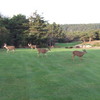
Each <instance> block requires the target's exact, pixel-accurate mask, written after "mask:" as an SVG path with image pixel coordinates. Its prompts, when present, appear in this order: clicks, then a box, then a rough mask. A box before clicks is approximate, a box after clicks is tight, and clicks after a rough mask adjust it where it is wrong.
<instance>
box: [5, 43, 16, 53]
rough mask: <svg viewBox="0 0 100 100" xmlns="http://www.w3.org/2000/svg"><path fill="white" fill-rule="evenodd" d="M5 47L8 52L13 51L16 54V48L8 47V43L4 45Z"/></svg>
mask: <svg viewBox="0 0 100 100" xmlns="http://www.w3.org/2000/svg"><path fill="white" fill-rule="evenodd" d="M3 47H4V48H6V49H7V52H8V51H13V52H14V50H15V46H7V44H6V43H4V46H3Z"/></svg>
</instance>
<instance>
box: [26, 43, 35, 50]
mask: <svg viewBox="0 0 100 100" xmlns="http://www.w3.org/2000/svg"><path fill="white" fill-rule="evenodd" d="M28 46H29V47H30V48H31V49H35V48H36V45H32V44H29V43H28Z"/></svg>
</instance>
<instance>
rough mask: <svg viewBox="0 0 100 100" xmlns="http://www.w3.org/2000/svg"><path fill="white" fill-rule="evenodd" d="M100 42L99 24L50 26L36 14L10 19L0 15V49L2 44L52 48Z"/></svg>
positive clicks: (16, 16)
mask: <svg viewBox="0 0 100 100" xmlns="http://www.w3.org/2000/svg"><path fill="white" fill-rule="evenodd" d="M92 40H100V24H70V25H67V24H65V25H59V24H56V23H55V22H54V23H52V24H50V23H48V21H46V20H45V19H44V17H42V16H41V15H39V14H38V13H37V12H34V13H33V15H32V16H30V17H29V18H26V16H25V15H21V14H18V15H14V16H13V17H11V18H8V17H4V16H2V15H0V47H2V46H3V44H4V43H7V44H8V45H14V46H16V47H23V46H24V47H25V46H27V44H28V43H32V44H36V45H41V46H43V45H47V46H48V45H49V46H52V45H54V44H55V43H56V42H60V43H66V42H73V41H83V42H85V41H92Z"/></svg>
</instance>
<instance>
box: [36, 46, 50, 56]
mask: <svg viewBox="0 0 100 100" xmlns="http://www.w3.org/2000/svg"><path fill="white" fill-rule="evenodd" d="M36 49H37V51H38V56H39V54H40V53H42V54H46V53H47V52H48V51H49V50H50V49H48V50H47V49H45V48H36Z"/></svg>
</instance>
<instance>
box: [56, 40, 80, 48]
mask: <svg viewBox="0 0 100 100" xmlns="http://www.w3.org/2000/svg"><path fill="white" fill-rule="evenodd" d="M80 43H81V42H80V41H79V42H71V43H56V44H55V45H56V46H60V47H71V46H75V45H77V44H80Z"/></svg>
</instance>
